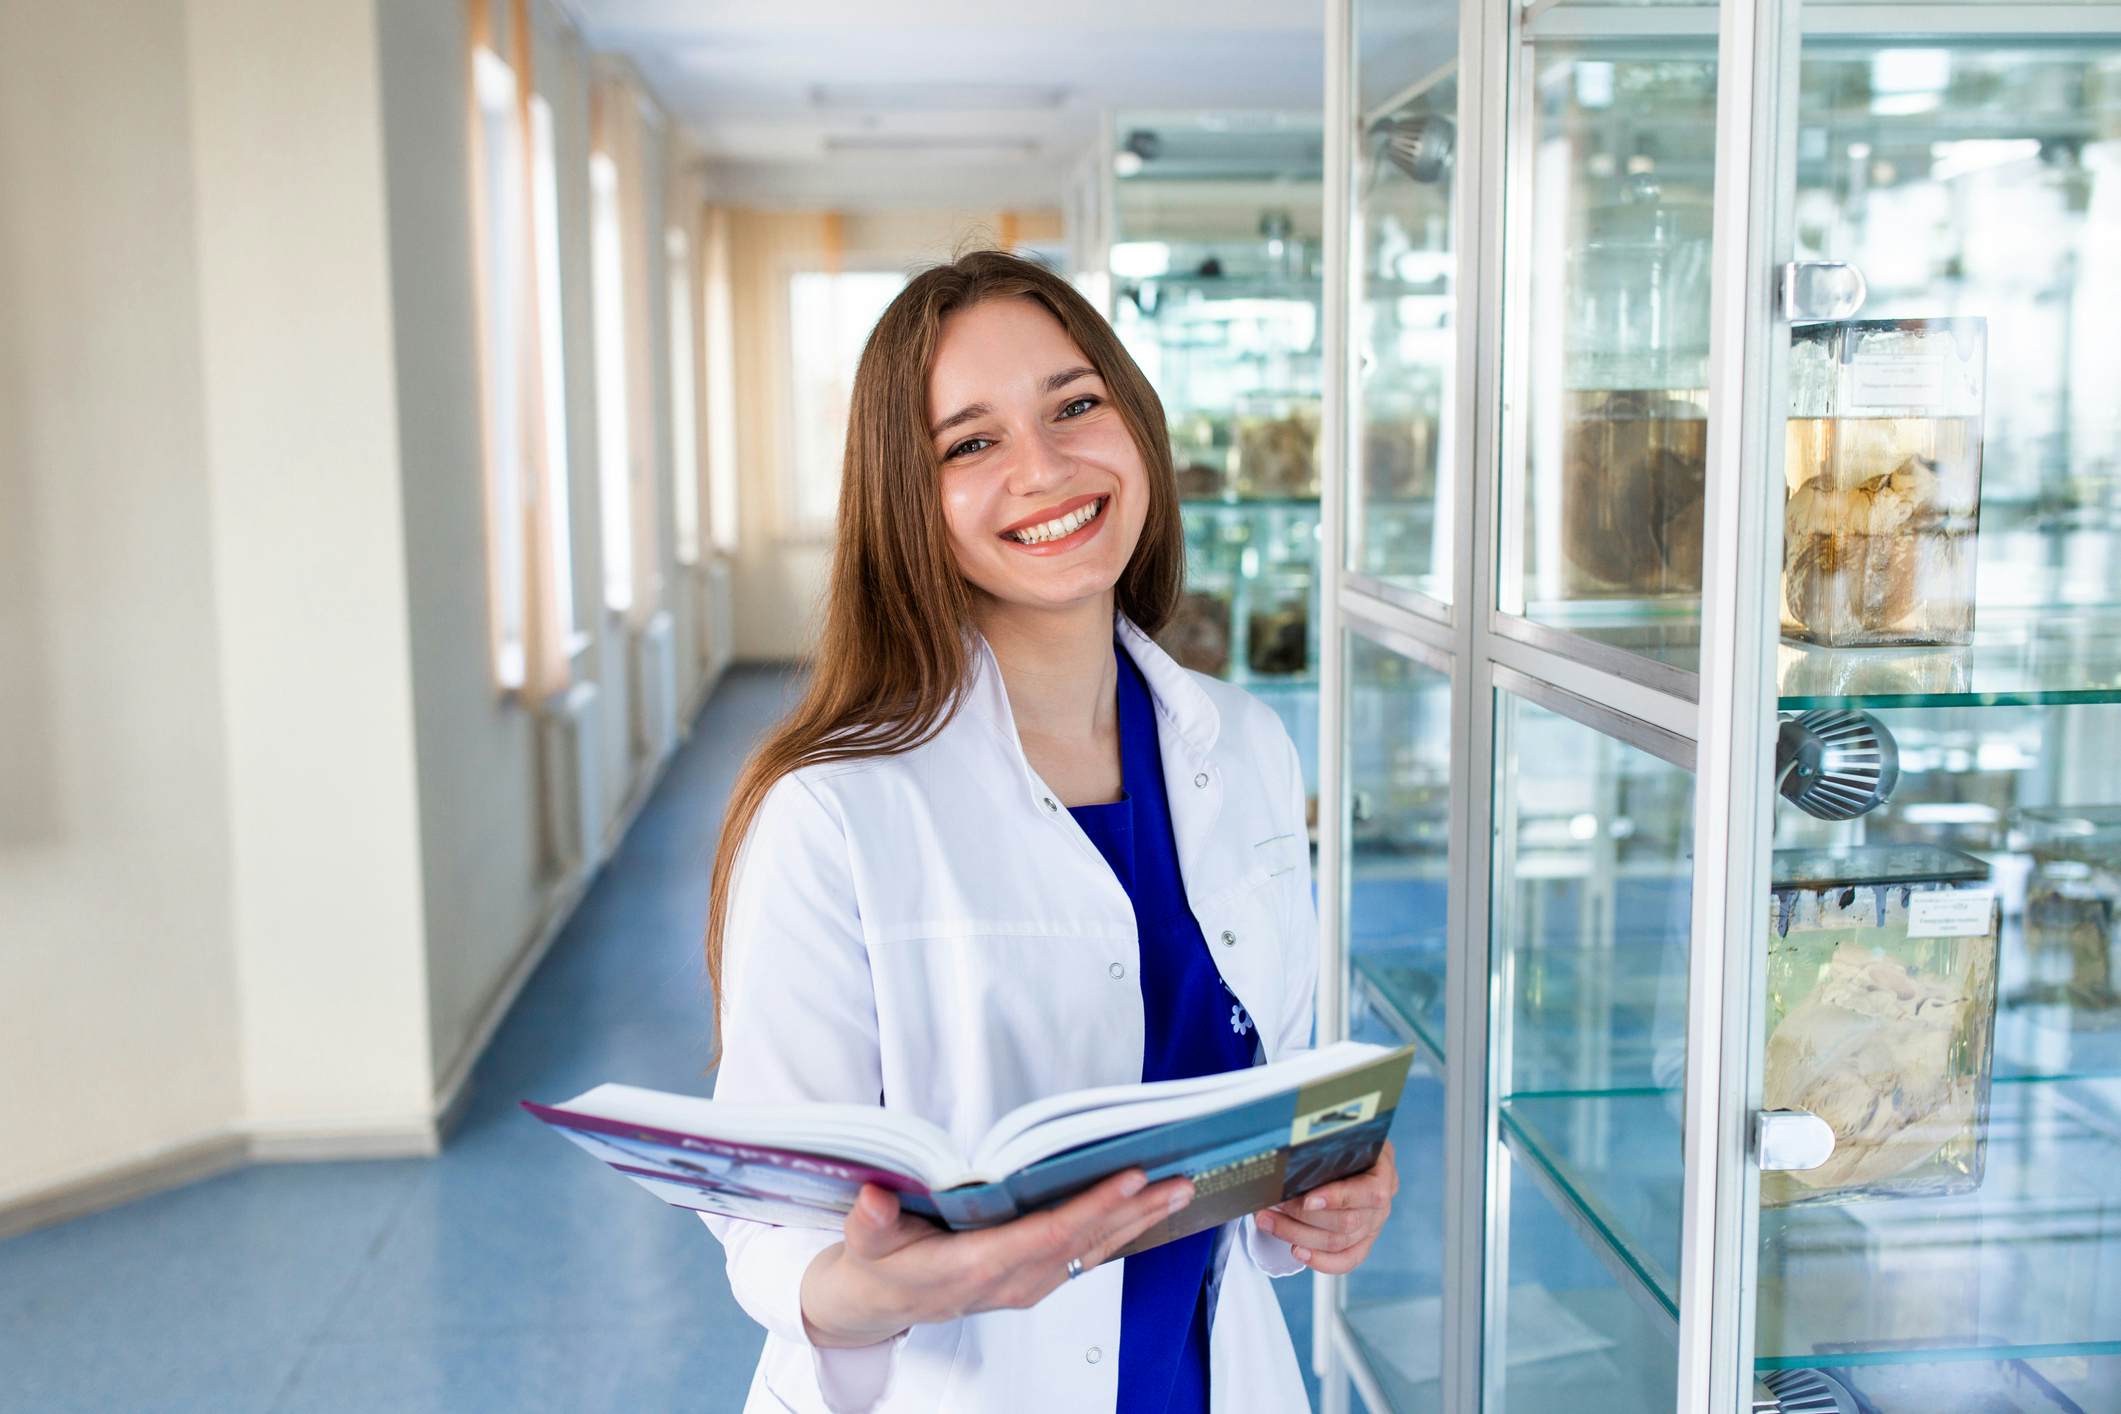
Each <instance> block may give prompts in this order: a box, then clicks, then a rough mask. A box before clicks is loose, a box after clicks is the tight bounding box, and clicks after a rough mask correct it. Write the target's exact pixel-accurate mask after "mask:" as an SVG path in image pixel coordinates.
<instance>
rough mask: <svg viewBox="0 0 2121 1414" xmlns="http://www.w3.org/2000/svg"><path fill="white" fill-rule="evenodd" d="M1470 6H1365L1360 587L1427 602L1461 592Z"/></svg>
mask: <svg viewBox="0 0 2121 1414" xmlns="http://www.w3.org/2000/svg"><path fill="white" fill-rule="evenodd" d="M1457 11H1458V6H1457V4H1456V3H1455V0H1442V3H1439V0H1359V3H1357V4H1356V5H1355V6H1354V47H1355V70H1356V83H1355V89H1356V92H1355V94H1354V98H1355V102H1356V104H1357V106H1358V112H1357V114H1356V115H1355V116H1356V120H1357V123H1356V129H1357V135H1358V146H1357V150H1356V153H1355V158H1356V171H1355V179H1354V180H1355V188H1356V189H1355V192H1354V211H1353V222H1352V230H1351V232H1350V236H1351V239H1350V241H1349V246H1350V250H1351V254H1352V258H1353V261H1354V263H1355V271H1354V281H1353V285H1352V288H1351V291H1350V317H1351V322H1352V324H1353V330H1352V335H1353V355H1354V366H1353V367H1352V368H1351V370H1350V375H1349V377H1350V387H1349V397H1350V405H1351V406H1350V421H1351V424H1352V434H1351V435H1350V437H1349V438H1348V440H1347V460H1348V489H1347V496H1346V505H1347V527H1346V534H1345V540H1346V547H1347V548H1346V564H1347V569H1348V573H1349V575H1350V576H1351V582H1353V583H1356V584H1359V585H1361V586H1362V587H1364V588H1365V589H1367V590H1368V591H1369V592H1370V593H1373V594H1376V595H1378V596H1380V597H1383V598H1386V599H1388V600H1393V601H1396V602H1399V603H1402V604H1406V605H1408V606H1410V607H1413V608H1415V609H1417V610H1424V611H1428V612H1438V611H1440V610H1441V608H1442V606H1443V605H1444V604H1445V603H1447V602H1448V601H1449V599H1450V597H1451V570H1452V565H1453V548H1452V535H1453V513H1452V501H1453V499H1454V497H1453V495H1452V488H1453V478H1452V476H1451V475H1450V471H1451V468H1453V467H1454V466H1455V465H1456V464H1457V434H1458V427H1457V423H1458V415H1457V413H1458V387H1459V380H1458V376H1457V362H1458V347H1459V321H1458V299H1459V273H1458V271H1459V261H1458V222H1459V209H1458V206H1459V203H1458V190H1459V183H1458V170H1457V169H1458V152H1459V141H1458V133H1459V128H1460V124H1461V118H1460V113H1459V84H1458V48H1459V35H1458V13H1457Z"/></svg>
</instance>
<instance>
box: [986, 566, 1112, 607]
mask: <svg viewBox="0 0 2121 1414" xmlns="http://www.w3.org/2000/svg"><path fill="white" fill-rule="evenodd" d="M1120 568H1121V569H1123V568H1125V567H1124V566H1121V567H1120ZM1119 576H1120V570H1119V569H1114V568H1111V567H1108V566H1098V565H1080V566H1069V567H1066V568H1065V569H1061V568H1056V569H1055V570H1054V571H1052V572H1049V573H1046V574H1040V575H1022V574H1018V575H1011V576H1009V577H1008V578H1007V579H1006V580H993V581H989V582H988V583H986V584H983V585H980V586H979V589H980V592H981V593H982V594H983V595H984V596H985V597H986V598H987V599H988V600H989V601H991V602H992V603H993V604H994V605H995V607H997V608H1005V609H1020V610H1027V611H1032V612H1037V613H1049V614H1050V613H1064V612H1067V611H1069V610H1076V609H1084V608H1090V607H1095V606H1099V605H1103V604H1109V603H1110V602H1111V601H1112V594H1113V587H1114V586H1115V585H1117V584H1118V583H1119Z"/></svg>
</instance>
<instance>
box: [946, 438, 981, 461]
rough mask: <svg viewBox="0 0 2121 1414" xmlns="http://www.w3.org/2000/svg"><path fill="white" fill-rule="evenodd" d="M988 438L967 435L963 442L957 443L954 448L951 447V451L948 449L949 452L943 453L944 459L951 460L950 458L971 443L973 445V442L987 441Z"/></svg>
mask: <svg viewBox="0 0 2121 1414" xmlns="http://www.w3.org/2000/svg"><path fill="white" fill-rule="evenodd" d="M986 440H987V439H986V438H984V437H967V438H966V439H965V440H964V441H962V442H960V443H958V444H957V445H956V446H954V447H952V448H951V449H950V450H949V451H947V452H945V453H943V460H944V461H948V460H950V459H951V458H952V457H954V456H956V455H958V454H959V453H960V452H962V451H964V450H965V448H967V447H969V446H971V445H972V444H973V443H975V442H984V441H986Z"/></svg>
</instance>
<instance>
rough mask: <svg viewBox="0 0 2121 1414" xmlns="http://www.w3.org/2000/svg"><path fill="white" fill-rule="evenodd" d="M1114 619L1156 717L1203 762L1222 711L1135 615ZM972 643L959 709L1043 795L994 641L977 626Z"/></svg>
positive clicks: (1211, 747)
mask: <svg viewBox="0 0 2121 1414" xmlns="http://www.w3.org/2000/svg"><path fill="white" fill-rule="evenodd" d="M1113 622H1114V631H1115V632H1116V633H1117V635H1118V636H1119V639H1120V642H1121V643H1122V644H1124V645H1125V647H1126V649H1127V653H1128V656H1130V657H1132V658H1133V659H1134V662H1135V665H1136V666H1137V667H1139V668H1140V669H1141V672H1142V679H1143V681H1145V682H1146V683H1148V685H1149V696H1150V698H1151V700H1152V701H1154V703H1155V704H1156V715H1157V717H1158V719H1159V720H1160V721H1161V722H1162V723H1164V724H1165V726H1167V727H1168V728H1169V729H1170V730H1171V731H1172V732H1173V733H1174V734H1175V735H1176V736H1177V739H1178V741H1179V742H1180V743H1182V744H1183V746H1184V753H1183V754H1184V756H1185V758H1186V759H1187V760H1188V761H1190V762H1193V763H1202V762H1205V761H1206V760H1207V757H1208V753H1209V752H1210V751H1213V750H1214V749H1215V742H1216V739H1217V738H1218V737H1219V736H1220V735H1221V733H1222V713H1221V712H1220V711H1218V710H1217V708H1216V706H1215V703H1214V701H1213V700H1212V699H1210V698H1209V696H1208V694H1207V692H1206V691H1205V690H1204V689H1203V688H1202V687H1201V685H1200V684H1199V683H1197V682H1195V681H1194V680H1193V676H1192V674H1190V673H1188V672H1187V671H1186V670H1185V669H1184V668H1182V667H1180V666H1179V665H1178V663H1177V661H1176V660H1175V659H1173V658H1172V657H1171V655H1170V654H1168V653H1166V652H1165V651H1164V650H1163V649H1162V648H1159V647H1158V646H1157V644H1156V640H1155V639H1153V638H1151V637H1149V635H1148V634H1146V633H1143V632H1142V631H1141V629H1140V627H1139V626H1137V625H1136V624H1135V623H1134V621H1133V620H1131V619H1129V618H1128V617H1127V616H1126V615H1125V614H1123V613H1118V612H1115V613H1114V614H1113ZM969 647H970V649H971V657H972V677H971V681H970V682H969V683H968V684H967V686H966V690H965V695H964V698H963V699H962V701H961V702H960V704H959V708H958V710H959V711H960V712H962V713H964V714H965V715H967V716H968V717H970V718H972V719H974V720H977V721H980V722H984V723H985V724H986V725H987V726H988V727H990V728H991V729H992V730H993V731H995V732H997V733H998V734H999V735H1000V736H1001V738H1002V739H1003V740H1004V741H1006V742H1007V743H1008V744H1009V746H1010V748H1011V749H1012V750H1014V751H1015V752H1016V756H1017V759H1018V760H1019V761H1021V762H1022V763H1023V767H1024V779H1025V782H1026V784H1027V786H1028V787H1029V789H1030V791H1031V793H1032V794H1033V795H1034V796H1039V797H1043V796H1044V794H1045V784H1044V783H1043V782H1042V781H1040V780H1039V778H1038V774H1037V773H1036V772H1035V771H1033V770H1032V769H1031V763H1030V761H1029V759H1028V758H1026V757H1025V756H1024V746H1023V741H1022V739H1021V738H1020V737H1018V736H1017V734H1016V715H1015V714H1014V713H1013V712H1011V711H1010V710H1009V693H1008V689H1007V687H1006V686H1005V685H1004V684H1003V682H1002V669H1001V663H1000V662H999V661H998V660H997V659H996V658H995V656H994V649H993V646H992V645H990V644H989V643H988V642H987V638H986V635H985V634H982V633H980V632H979V631H978V630H977V629H975V630H973V631H972V634H971V643H970V645H969Z"/></svg>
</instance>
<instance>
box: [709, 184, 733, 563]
mask: <svg viewBox="0 0 2121 1414" xmlns="http://www.w3.org/2000/svg"><path fill="white" fill-rule="evenodd" d="M706 246H707V261H706V264H707V272H706V274H707V279H706V283H707V299H706V315H707V338H706V344H707V498H708V503H707V512H708V514H707V524H708V528H709V530H710V531H711V532H712V533H713V535H714V548H715V549H717V550H719V551H721V552H722V553H723V554H725V555H734V554H735V553H736V549H737V464H736V376H735V374H734V372H733V371H732V369H733V367H734V365H735V362H736V354H735V350H734V348H733V347H732V344H733V342H734V340H733V338H732V333H731V331H732V328H733V316H732V314H731V312H730V310H731V305H732V302H733V301H732V299H731V294H730V288H729V283H730V276H729V212H728V210H727V209H726V208H724V207H715V208H713V209H712V210H710V211H709V212H708V213H707V233H706Z"/></svg>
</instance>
